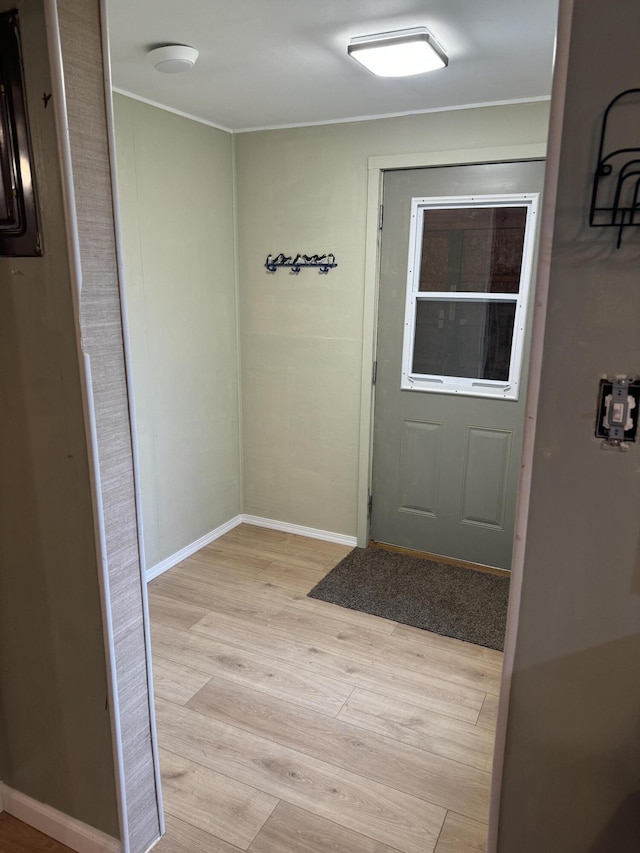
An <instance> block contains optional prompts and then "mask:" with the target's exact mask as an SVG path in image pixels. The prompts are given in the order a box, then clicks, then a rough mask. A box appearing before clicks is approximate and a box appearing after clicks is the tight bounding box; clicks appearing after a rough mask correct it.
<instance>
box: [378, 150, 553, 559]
mask: <svg viewBox="0 0 640 853" xmlns="http://www.w3.org/2000/svg"><path fill="white" fill-rule="evenodd" d="M543 177H544V163H543V162H541V161H535V162H525V163H498V164H482V165H477V166H454V167H443V168H433V169H415V170H406V171H396V172H388V173H386V175H385V178H384V229H383V232H382V242H381V255H380V296H379V305H378V333H377V361H378V366H377V380H376V388H375V409H374V440H373V476H372V495H373V505H372V514H371V538H372V539H374V540H376V541H379V542H387V543H390V544H394V545H399V546H402V547H406V548H410V549H414V550H419V551H425V552H428V553H432V554H441V555H444V556H449V557H454V558H457V559H461V560H468V561H471V562H476V563H483V564H486V565H492V566H498V567H502V568H510V564H511V550H512V545H513V525H514V520H515V503H516V495H517V486H518V474H519V467H520V456H521V450H522V424H523V417H524V404H525V396H526V388H525V386H526V382H525V379H526V362H527V354H528V352H527V351H528V334H527V336H526V337H525V357H524V361H523V368H522V374H521V380H520V382H521V384H520V390H519V396H518V399H517V400H513V399H501V398H493V399H488V398H485V397H478V396H465V395H464V393H461V394H458V393H448V394H447V393H436V392H434V391H429V390H427V391H422V390H421V391H417V390H406V389H401V375H402V371H403V367H402V356H403V330H404V324H405V301H406V288H407V270H408V263H409V261H408V259H409V237H410V225H411V222H410V220H411V199H412V198H417V197H418V198H426V197H452V196H472V195H498V194H512V193H537V192H541V190H542V183H543ZM436 218H437V217H436ZM443 218H444V217H440V219H443ZM508 218H509V217H508V215H507V214H505V219H507V220H508ZM439 227H440V226H439V224H438V223H436V226H435V227H434V229H433V233H430V234H429V238H428V240H429V245H428V246H426V247H425V246H424V245H423V247H422V251H423V254H424V257H423V259H422V264H423V266H422V269H421V281H420V290H421V291H428V290H438V289H442V290H445V289H446V290H449V289H450V290H451V296H452V300H449V299H447V300H443V301H442V302H441V305H440V307H439V308H438V305H437V303H433V302H432V303H429V302H427V303H425V306H426V307H424V308H423V307H422V306H420V304H419V303H418V307H420V308H421V310H420V312H417V315H418V313H419V314H420V316H419V317H418V316H417V318H416V323H417V324H418V323H422V324H424V336H423V337H424V338H425V343H424V345H422V344H421V346H423V349H422V350H421V351H420V352H419V353H417V352H416V353H414V356H415V358H417V359H423V360H424V363H425V364H427V365H429V364H431V363H432V361H433V358H432V355H431V353H432V351H433V352H437V353H439V355H438V357H439V358H440V360H441V361H444V360H446V361H447V363H449V364H450V363H453V362H452V358H453V354H450V353H449V352H448V351H447V350H446V348H445V347H444V346H440V345H439V342H438V334H439V330H441V329H442V328H443V327H445V326H446V325H447V323H449V324H450V325H451V324H454V325H455V324H456V323H457V324H458V325H459V326H463V325H464V326H465V327H466V329H469V327H471V326H472V325H474V324H475V325H474V329H475V328H476V327H479V326H480V324H481V323H485V324H490V323H494V325H495V324H500V323H502V326H504V323H503V322H502V320H501V311H502V309H501V308H500V306H501V305H503V303H502V302H500V301H495V302H494V303H493V305H492V307H491V309H490V310H488V311H486V312H485V314H484V316H480V313H481V312H480V313H479V312H478V311H477V310H476V306H477V305H478V302H474V301H472V300H470V299H468V300H467V301H466V302H463V299H464V296H461V295H460V289H462V288H461V287H460V284H459V282H460V281H461V280H464V281H465V282H471V284H470V285H469V284H467V285H466V286H467V288H468V289H473V290H475V289H477V290H478V291H479V297H483V296H484V293H482V292H480V291H482V289H483V287H485V285H484V284H483V283H482V282H486V280H487V274H486V266H487V261H486V257H487V250H486V246H488V245H491V246H492V247H493V248H492V249H491V253H492V256H491V261H490V263H491V267H492V273H491V275H492V276H493V279H494V280H496V281H499V284H498V285H495V284H493V285H491V286H492V287H493V290H494V291H498V292H502V293H506V292H509V288H511V289H512V292H513V287H514V284H513V270H512V267H513V263H512V259H513V256H514V254H517V251H518V249H517V246H514V243H513V240H512V238H511V235H510V234H509V233H507V232H505V233H504V234H503V235H502V236H499V237H498V238H496V239H495V240H494V242H493V243H491V239H492V238H491V236H490V235H489V234H488V232H487V231H486V228H485V224H484V221H483V220H482V218H481V216H479V217H478V219H477V222H476V223H474V224H472V226H470V227H468V228H467V233H466V234H464V235H458V234H454V233H452V232H451V233H449V232H446V233H445V232H444V230H443V234H444V236H443V235H439V234H438V233H437V229H438V228H439ZM471 227H475V228H476V231H475V233H472V232H471V231H470V228H471ZM507 227H509V222H507ZM456 241H457V242H456ZM463 244H464V245H463ZM456 247H458V248H456ZM483 247H484V248H483ZM456 252H457V253H458V255H457V256H458V257H459V262H458V263H457V264H455V263H454V264H453V265H452V263H451V260H450V259H451V258H452V257H456V254H455V253H456ZM428 253H430V255H429V254H428ZM445 256H446V257H448V258H449V268H448V269H447V268H446V265H445V262H444V260H443V258H445ZM425 258H426V260H425ZM452 266H454V267H456V269H455V270H454V272H453V273H452V271H451V267H452ZM423 273H424V284H423V282H422V275H423ZM476 281H478V282H479V283H478V284H477V285H476V284H475V282H476ZM434 282H435V283H434ZM440 282H447V284H446V286H444V285H442V284H440ZM503 282H506V283H503ZM474 296H475V294H474ZM491 296H492V294H490V296H489V298H491ZM456 298H458V299H459V302H460V304H459V305H456V306H454V310H452V307H451V304H450V302H455V300H456ZM496 298H497V297H496ZM529 301H530V303H531V301H532V299H531V298H530V300H529ZM434 305H435V309H434V308H433V306H434ZM456 311H457V312H458V313H457V315H456V313H455V312H456ZM502 313H504V312H503V311H502ZM529 313H531V312H529ZM452 318H453V319H452ZM496 318H497V319H496ZM481 339H482V333H481V332H479V333H478V335H477V336H476V339H475V340H480V341H481ZM474 346H475V347H476V349H477V347H478V346H481V344H475V343H474ZM430 348H431V349H430ZM485 351H486V347H485ZM443 353H444V354H443ZM456 356H457V357H458V358H466V353H465V352H464V351H463V350H462V349H458V351H457V353H456ZM467 361H470V359H467ZM488 363H489V360H488V359H485V361H484V362H483V364H485V365H486V364H488ZM458 369H459V368H457V367H453V368H452V370H453V371H454V372H455V371H456V370H458ZM422 372H424V373H428V372H429V371H428V370H427V369H424V370H422ZM483 381H484V380H483Z"/></svg>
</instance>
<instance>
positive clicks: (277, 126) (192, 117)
mask: <svg viewBox="0 0 640 853" xmlns="http://www.w3.org/2000/svg"><path fill="white" fill-rule="evenodd" d="M111 91H112V92H115V93H116V94H117V95H123V96H124V97H125V98H131V99H132V100H134V101H140V102H141V103H143V104H147V105H148V106H150V107H156V108H157V109H159V110H164V111H165V112H168V113H173V114H174V115H177V116H180V117H181V118H187V119H190V120H191V121H197V122H198V123H199V124H206V125H207V127H214V128H215V129H216V130H223V131H224V132H225V133H230V134H232V135H233V134H236V133H258V132H260V131H262V130H292V129H295V128H297V127H321V126H322V125H327V124H353V123H354V122H359V121H379V120H380V119H385V118H405V117H407V116H420V115H428V114H429V113H450V112H456V111H458V110H477V109H484V108H485V107H510V106H514V105H517V104H539V103H544V102H545V101H549V100H551V98H550V96H549V95H539V96H536V97H534V98H514V99H512V100H509V101H485V102H482V103H478V104H458V105H457V106H453V107H431V108H430V109H426V110H410V111H408V112H401V113H380V114H379V115H367V116H353V117H351V118H336V119H327V120H326V121H307V122H298V123H294V124H271V125H265V126H264V127H260V126H256V127H243V128H240V129H238V130H232V128H230V127H225V126H224V125H223V124H216V123H215V122H214V121H209V119H206V118H201V117H200V116H196V115H193V114H192V113H185V112H183V111H182V110H177V109H175V108H174V107H169V106H167V105H166V104H161V103H160V102H159V101H152V100H151V99H150V98H143V97H142V95H136V94H135V92H129V91H127V90H126V89H120V88H119V87H118V86H113V87H112V89H111Z"/></svg>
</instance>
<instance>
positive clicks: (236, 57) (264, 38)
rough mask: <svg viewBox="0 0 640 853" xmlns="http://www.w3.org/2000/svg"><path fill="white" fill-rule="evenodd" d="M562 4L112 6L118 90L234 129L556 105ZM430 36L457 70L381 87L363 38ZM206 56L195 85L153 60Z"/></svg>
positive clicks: (374, 0)
mask: <svg viewBox="0 0 640 853" xmlns="http://www.w3.org/2000/svg"><path fill="white" fill-rule="evenodd" d="M557 5H558V2H557V0H180V2H168V0H108V2H107V8H108V14H109V28H110V39H111V60H112V73H113V83H114V86H115V87H116V88H117V89H119V90H121V91H126V92H130V93H131V94H134V95H137V96H138V97H141V98H144V99H148V100H150V101H153V102H156V103H160V104H164V105H165V106H168V107H170V108H172V109H174V110H177V111H180V112H184V113H187V114H189V115H193V116H196V117H198V118H201V119H203V120H206V121H209V122H212V123H213V124H216V125H218V126H220V127H224V128H227V129H230V130H247V129H254V128H264V127H281V126H286V125H295V124H313V123H317V122H329V121H342V120H345V119H352V118H363V117H368V116H383V115H398V114H400V115H401V114H405V113H415V112H424V111H428V110H434V109H443V108H447V107H456V106H467V105H472V104H486V103H499V102H504V101H520V100H536V99H541V98H547V97H549V94H550V88H551V63H552V56H553V44H554V36H555V27H556V16H557ZM413 26H426V27H428V28H429V29H430V30H431V31H432V32H433V34H434V35H435V36H436V38H437V39H438V40H439V41H440V42H441V44H442V45H443V46H444V48H445V50H446V52H447V54H448V55H449V67H448V68H445V69H442V70H440V71H434V72H431V73H429V74H422V75H419V76H417V77H405V78H396V79H384V78H380V77H374V76H373V75H372V74H370V73H369V72H367V71H366V70H365V69H363V68H362V67H361V66H359V64H358V63H356V62H355V61H354V60H353V59H351V58H350V57H348V56H347V52H346V49H347V43H348V41H349V39H350V38H353V37H354V36H359V35H368V34H371V33H377V32H385V31H388V30H396V29H401V28H404V27H413ZM170 43H177V44H188V45H192V46H193V47H196V48H197V49H198V50H199V51H200V58H199V59H198V62H197V63H196V65H195V67H194V68H193V70H192V71H190V72H188V73H186V74H176V75H173V74H160V73H159V72H157V71H156V70H155V69H154V68H153V66H152V65H150V64H149V63H148V62H147V61H146V59H145V55H146V53H147V51H148V50H149V49H150V48H152V47H157V46H159V45H164V44H170Z"/></svg>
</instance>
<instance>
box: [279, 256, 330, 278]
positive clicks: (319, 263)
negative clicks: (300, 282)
mask: <svg viewBox="0 0 640 853" xmlns="http://www.w3.org/2000/svg"><path fill="white" fill-rule="evenodd" d="M337 266H338V264H337V263H336V258H335V255H332V254H329V255H301V254H297V255H291V256H288V255H283V254H279V255H275V256H274V255H267V260H266V262H265V267H266V268H267V272H275V271H276V270H277V269H279V268H280V267H283V268H286V269H288V270H290V271H291V272H292V273H293V274H294V275H298V273H299V272H300V270H301V269H302V268H303V267H315V268H316V269H317V270H318V272H319V273H320V274H321V275H326V274H327V273H328V272H329V270H332V269H334V267H337Z"/></svg>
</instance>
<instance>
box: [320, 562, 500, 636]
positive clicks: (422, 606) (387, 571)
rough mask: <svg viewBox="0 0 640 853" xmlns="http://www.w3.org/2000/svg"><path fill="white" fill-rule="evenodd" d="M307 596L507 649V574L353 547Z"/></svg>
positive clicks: (445, 634) (437, 632)
mask: <svg viewBox="0 0 640 853" xmlns="http://www.w3.org/2000/svg"><path fill="white" fill-rule="evenodd" d="M309 596H310V597H311V598H319V599H320V600H321V601H328V602H331V603H332V604H338V605H340V606H341V607H347V608H349V609H351V610H361V611H363V612H364V613H371V614H373V615H374V616H382V617H383V618H385V619H391V620H392V621H393V622H402V623H403V624H404V625H412V626H413V627H414V628H423V629H424V630H425V631H433V632H434V633H436V634H442V635H443V636H445V637H455V638H456V639H458V640H465V641H466V642H468V643H475V644H476V645H478V646H487V647H488V648H490V649H499V650H500V651H502V650H503V648H504V632H505V626H506V620H507V602H508V598H509V578H505V577H500V576H499V575H494V574H489V573H488V572H481V571H477V570H474V569H465V568H461V567H460V566H451V565H448V564H446V563H439V562H436V561H435V560H424V559H422V558H420V557H410V556H408V555H406V554H397V553H395V552H393V551H386V550H384V549H382V548H354V550H353V551H351V553H349V554H347V556H346V557H345V558H344V559H343V560H341V561H340V562H339V563H338V565H337V566H336V567H335V568H334V569H332V570H331V571H330V572H329V574H328V575H326V576H325V577H324V578H323V579H322V580H321V581H320V583H318V584H317V585H316V586H315V587H314V588H313V589H312V590H311V592H310V593H309Z"/></svg>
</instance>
